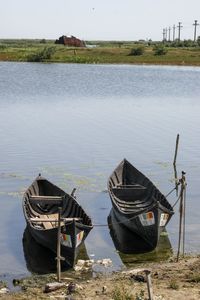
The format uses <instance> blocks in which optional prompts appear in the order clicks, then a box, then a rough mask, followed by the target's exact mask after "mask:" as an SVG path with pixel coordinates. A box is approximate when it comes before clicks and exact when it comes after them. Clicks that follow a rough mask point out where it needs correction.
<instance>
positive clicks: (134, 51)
mask: <svg viewBox="0 0 200 300" xmlns="http://www.w3.org/2000/svg"><path fill="white" fill-rule="evenodd" d="M143 54H144V47H137V48H133V49H131V53H130V54H129V55H134V56H139V55H143Z"/></svg>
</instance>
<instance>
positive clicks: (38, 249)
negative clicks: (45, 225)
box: [22, 226, 89, 274]
mask: <svg viewBox="0 0 200 300" xmlns="http://www.w3.org/2000/svg"><path fill="white" fill-rule="evenodd" d="M22 244H23V250H24V258H25V261H26V266H27V269H28V270H29V271H30V272H31V273H37V274H49V273H55V272H56V271H57V260H56V259H55V253H54V252H52V251H51V250H50V249H48V248H46V247H44V246H42V245H41V244H39V243H37V242H36V240H35V239H34V238H33V236H32V234H31V233H30V232H29V229H28V227H27V226H26V228H25V230H24V234H23V239H22ZM77 259H83V260H88V259H89V258H88V254H87V251H86V247H85V243H82V244H81V246H80V249H79V253H78V257H77ZM61 268H62V271H67V270H68V269H69V268H70V266H69V264H68V263H66V261H61Z"/></svg>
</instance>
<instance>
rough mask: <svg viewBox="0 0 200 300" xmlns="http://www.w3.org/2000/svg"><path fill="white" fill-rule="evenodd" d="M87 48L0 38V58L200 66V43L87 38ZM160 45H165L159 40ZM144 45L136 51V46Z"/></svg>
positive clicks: (40, 41)
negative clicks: (183, 44) (185, 44)
mask: <svg viewBox="0 0 200 300" xmlns="http://www.w3.org/2000/svg"><path fill="white" fill-rule="evenodd" d="M87 44H88V47H87V48H71V47H66V46H63V45H55V44H54V41H50V40H0V61H19V62H26V61H41V62H63V63H91V64H93V63H95V64H98V63H99V64H159V65H160V64H161V65H189V66H200V47H198V46H196V47H170V45H167V46H166V47H164V49H165V50H166V53H165V54H164V53H163V54H162V52H161V54H159V55H156V45H155V44H154V45H153V44H150V45H148V44H144V43H142V44H139V43H134V42H99V41H96V42H87ZM157 47H160V48H163V45H162V44H161V43H160V44H158V45H157ZM138 48H140V49H142V54H140V55H137V54H136V55H135V54H133V53H134V51H133V50H134V49H138Z"/></svg>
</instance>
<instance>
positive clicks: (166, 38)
mask: <svg viewBox="0 0 200 300" xmlns="http://www.w3.org/2000/svg"><path fill="white" fill-rule="evenodd" d="M167 31H168V29H167V28H165V33H166V35H165V38H166V41H167Z"/></svg>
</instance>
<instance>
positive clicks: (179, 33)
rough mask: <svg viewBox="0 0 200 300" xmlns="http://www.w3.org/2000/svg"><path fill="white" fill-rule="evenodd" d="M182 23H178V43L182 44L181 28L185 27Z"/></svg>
mask: <svg viewBox="0 0 200 300" xmlns="http://www.w3.org/2000/svg"><path fill="white" fill-rule="evenodd" d="M181 24H182V23H181V22H178V41H179V42H180V40H181V28H182V27H183V26H181Z"/></svg>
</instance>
